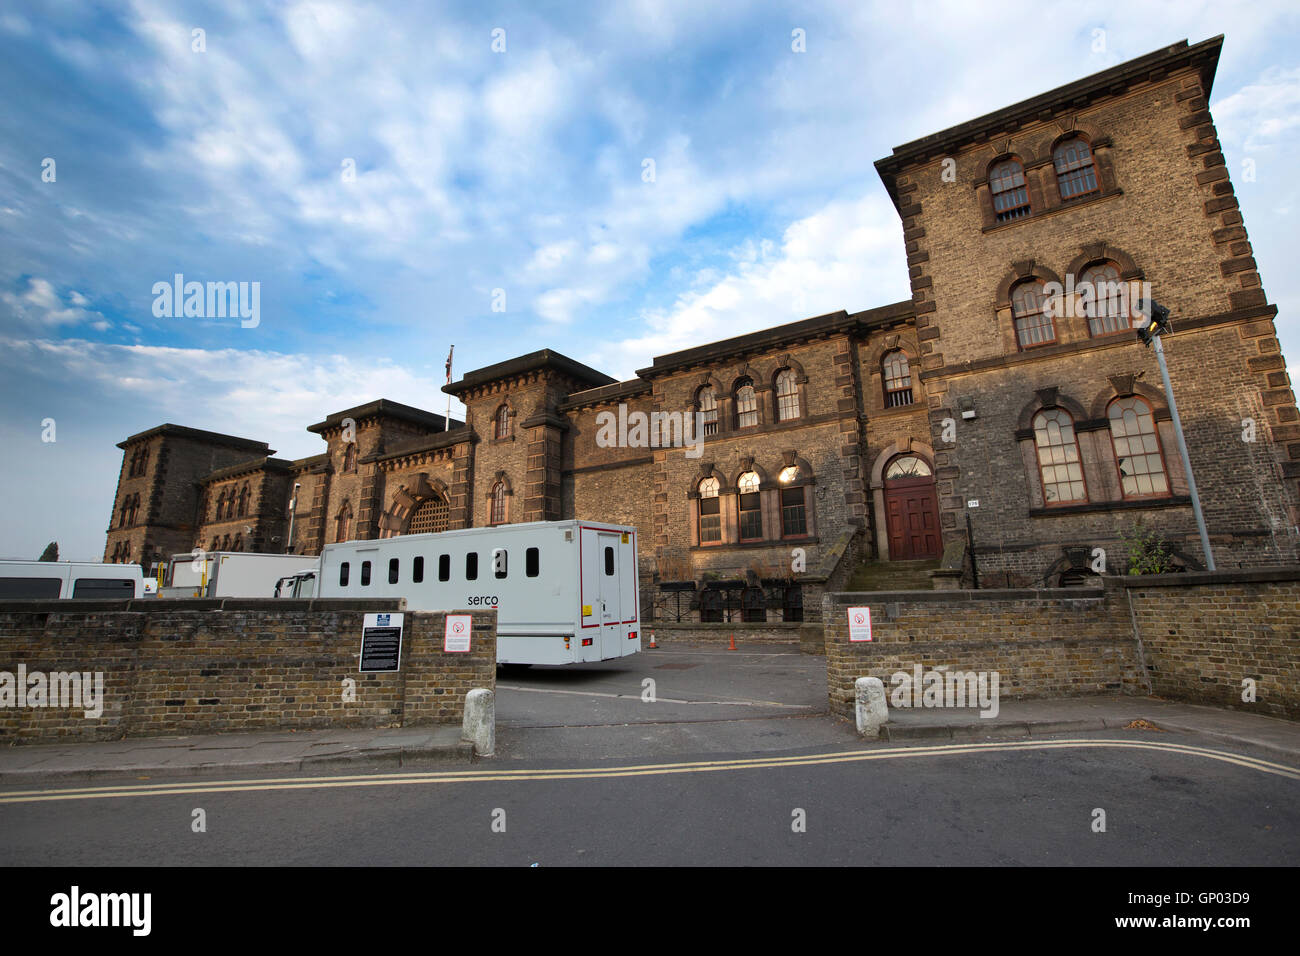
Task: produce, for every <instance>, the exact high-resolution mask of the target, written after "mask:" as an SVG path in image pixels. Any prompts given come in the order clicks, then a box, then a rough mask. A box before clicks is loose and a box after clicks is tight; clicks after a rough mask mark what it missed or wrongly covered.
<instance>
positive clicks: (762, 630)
mask: <svg viewBox="0 0 1300 956" xmlns="http://www.w3.org/2000/svg"><path fill="white" fill-rule="evenodd" d="M641 631H642V635H641V636H642V646H643V647H648V646H649V645H650V635H651V634H652V633H653V634H654V635H655V643H656V644H715V645H720V646H722V647H729V646H730V645H731V638H732V635H734V636H735V638H736V646H737V647H739V646H740V645H742V644H750V645H753V644H786V645H788V644H798V645H799V646H800V649H801V650H802V651H803V652H804V653H805V654H821V653H823V650H822V640H823V635H824V631H823V628H822V625H821V623H820V622H804V623H802V624H800V623H787V622H784V621H769V622H767V623H748V624H746V623H742V622H740V621H736V622H735V623H732V624H697V623H693V622H689V621H683V622H681V623H677V622H672V623H665V622H663V621H653V622H652V621H646V622H643V623H642V625H641Z"/></svg>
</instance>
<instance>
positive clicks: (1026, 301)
mask: <svg viewBox="0 0 1300 956" xmlns="http://www.w3.org/2000/svg"><path fill="white" fill-rule="evenodd" d="M1046 302H1047V293H1046V291H1044V289H1043V284H1042V283H1041V282H1039V281H1037V280H1035V281H1032V282H1022V283H1020V285H1018V286H1016V287H1015V288H1014V289H1013V290H1011V315H1012V321H1014V322H1015V326H1016V341H1017V342H1018V343H1019V345H1020V347H1021V348H1022V349H1029V348H1033V347H1034V346H1035V345H1051V344H1052V343H1053V342H1055V341H1056V326H1055V325H1054V324H1053V322H1052V317H1051V316H1049V315H1048V314H1047V313H1046V311H1044V308H1043V306H1044V305H1045V304H1046Z"/></svg>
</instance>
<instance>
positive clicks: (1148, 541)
mask: <svg viewBox="0 0 1300 956" xmlns="http://www.w3.org/2000/svg"><path fill="white" fill-rule="evenodd" d="M1120 541H1122V542H1123V543H1124V549H1125V551H1126V552H1127V555H1128V573H1129V574H1169V573H1171V572H1173V571H1177V570H1178V566H1177V564H1175V563H1174V558H1173V555H1172V554H1170V553H1169V548H1168V546H1167V545H1166V543H1165V541H1164V539H1162V538H1161V537H1160V535H1159V533H1158V532H1157V531H1156V529H1155V528H1152V527H1150V526H1149V525H1147V524H1146V523H1145V522H1143V521H1142V519H1140V518H1139V519H1138V520H1137V521H1135V522H1133V524H1132V525H1131V526H1130V527H1129V528H1127V529H1125V530H1124V531H1121V532H1120Z"/></svg>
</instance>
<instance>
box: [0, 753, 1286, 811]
mask: <svg viewBox="0 0 1300 956" xmlns="http://www.w3.org/2000/svg"><path fill="white" fill-rule="evenodd" d="M1075 749H1092V750H1154V751H1159V752H1164V753H1174V754H1182V755H1184V756H1190V757H1202V758H1205V759H1207V760H1217V761H1219V762H1221V763H1228V764H1233V765H1235V766H1238V767H1245V768H1246V769H1248V770H1256V771H1258V772H1260V773H1267V774H1272V775H1274V776H1278V777H1285V778H1287V779H1288V780H1300V769H1297V768H1295V767H1288V766H1286V765H1285V764H1279V763H1273V762H1271V761H1268V760H1261V759H1259V758H1258V757H1248V756H1244V755H1242V754H1234V753H1228V752H1227V751H1223V750H1210V749H1209V748H1206V747H1194V746H1191V745H1188V744H1174V743H1161V742H1158V741H1146V740H1084V739H1078V740H1025V741H1000V742H993V743H968V744H945V745H942V746H933V747H891V748H887V749H884V750H849V751H841V752H839V753H827V754H804V755H802V756H795V757H748V758H744V759H736V760H698V761H691V762H688V763H660V764H637V765H632V766H625V767H573V768H567V769H558V770H497V769H492V770H439V771H428V772H424V773H393V774H382V773H380V774H364V775H352V776H330V777H279V778H275V779H269V780H211V781H195V782H193V783H151V784H130V785H120V786H110V787H77V788H69V789H57V790H16V791H12V792H9V793H4V794H0V804H4V803H43V802H46V801H52V800H104V799H115V798H120V797H164V796H178V795H182V794H190V793H244V792H249V791H257V790H326V789H334V788H338V787H396V786H402V785H404V784H434V783H510V782H514V781H522V780H599V779H603V778H617V777H653V776H663V775H666V774H676V773H711V772H715V771H721V770H779V769H782V768H787V767H811V766H818V765H822V764H837V763H862V762H866V761H872V760H894V759H899V758H906V757H954V756H960V755H964V754H981V753H1009V752H1014V751H1018V750H1029V751H1043V750H1075Z"/></svg>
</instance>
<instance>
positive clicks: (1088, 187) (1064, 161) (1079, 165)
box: [1052, 139, 1097, 200]
mask: <svg viewBox="0 0 1300 956" xmlns="http://www.w3.org/2000/svg"><path fill="white" fill-rule="evenodd" d="M1052 162H1053V163H1054V164H1055V166H1056V181H1057V183H1058V184H1060V187H1061V199H1063V200H1069V199H1079V198H1080V197H1082V196H1089V195H1091V194H1092V193H1095V192H1097V171H1096V170H1095V169H1094V168H1093V164H1092V148H1091V147H1090V146H1089V145H1088V144H1087V142H1086V141H1085V140H1082V139H1071V140H1066V141H1065V142H1064V143H1062V144H1061V145H1060V146H1058V147H1056V149H1054V150H1052Z"/></svg>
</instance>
